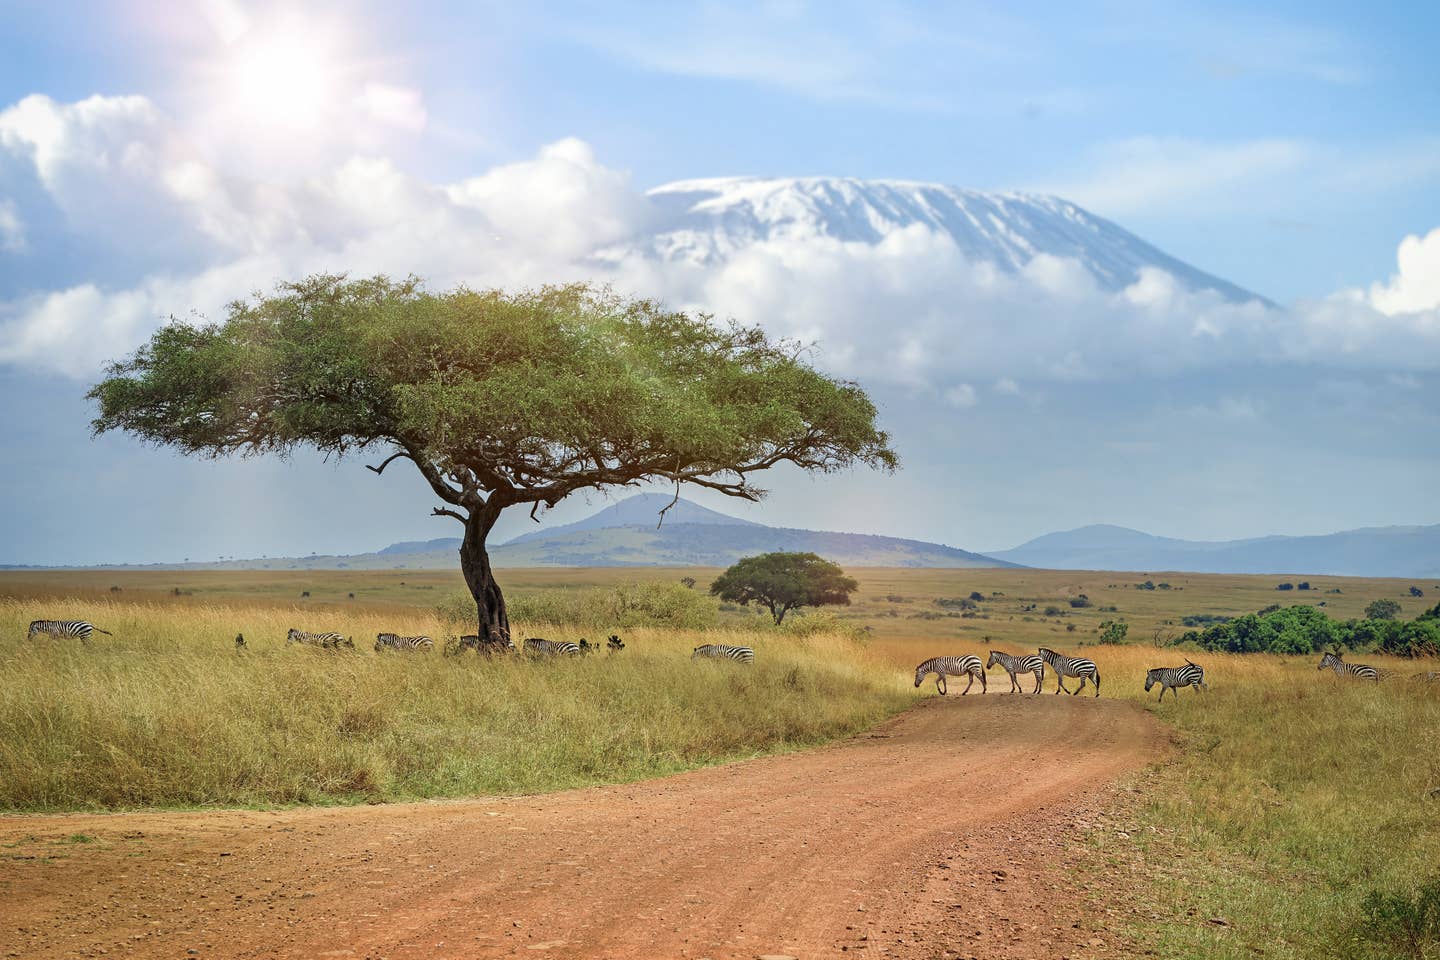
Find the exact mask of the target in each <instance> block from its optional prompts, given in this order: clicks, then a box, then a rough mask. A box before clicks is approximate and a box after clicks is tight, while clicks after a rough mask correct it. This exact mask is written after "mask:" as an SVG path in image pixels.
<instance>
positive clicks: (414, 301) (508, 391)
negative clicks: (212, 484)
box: [89, 276, 897, 642]
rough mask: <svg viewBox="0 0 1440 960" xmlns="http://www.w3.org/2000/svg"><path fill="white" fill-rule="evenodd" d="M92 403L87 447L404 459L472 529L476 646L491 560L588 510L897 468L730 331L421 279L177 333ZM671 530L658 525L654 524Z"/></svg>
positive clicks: (487, 617)
mask: <svg viewBox="0 0 1440 960" xmlns="http://www.w3.org/2000/svg"><path fill="white" fill-rule="evenodd" d="M89 396H90V397H91V399H93V400H95V401H97V402H98V404H99V408H100V412H99V416H98V417H97V418H96V419H95V421H94V424H93V426H94V429H95V432H96V434H99V433H103V432H105V431H107V430H124V431H127V432H129V433H132V434H134V435H136V436H138V437H140V438H142V439H144V440H147V441H150V442H153V443H155V444H161V445H167V446H172V447H175V448H177V449H179V450H181V451H182V452H184V453H187V454H198V455H201V456H209V457H219V456H225V455H230V454H240V455H260V454H278V455H281V456H283V455H285V454H288V453H290V452H291V451H293V450H295V449H297V448H300V447H307V446H308V447H313V448H314V449H316V450H319V451H320V452H321V453H323V454H325V455H327V456H332V455H333V456H344V455H346V454H352V453H369V452H371V451H379V452H381V453H383V454H384V456H383V457H382V458H381V459H380V461H379V463H378V464H377V465H374V466H371V467H370V469H371V470H373V471H375V472H376V473H377V474H378V473H381V472H383V471H384V470H385V468H386V467H388V466H389V465H390V464H392V463H394V462H395V461H396V460H408V461H410V463H411V464H412V465H413V466H414V467H415V468H416V469H417V470H419V472H420V474H421V475H422V476H423V477H424V479H425V481H426V483H428V484H429V486H430V489H431V490H432V491H433V492H434V494H435V496H436V497H438V498H439V499H440V500H441V501H442V502H443V504H444V506H440V507H436V508H435V509H434V511H433V512H434V514H436V515H438V516H444V517H450V518H452V519H454V520H457V521H459V522H460V523H461V524H463V525H464V528H465V534H464V537H463V539H462V541H461V546H460V568H461V571H462V572H463V573H464V576H465V582H466V584H467V586H468V587H469V588H470V593H471V595H472V596H473V597H474V599H475V605H476V611H477V614H478V623H479V632H480V636H481V639H482V640H483V641H485V642H502V641H504V640H506V639H508V637H509V631H510V624H509V619H508V617H507V616H506V613H505V600H504V597H503V595H502V594H501V592H500V587H499V585H498V584H497V583H496V582H495V577H494V574H493V571H492V570H491V567H490V558H489V554H488V553H487V552H486V549H485V541H486V538H487V537H488V535H489V533H490V531H491V530H492V529H493V528H494V526H495V522H496V521H497V520H498V519H499V518H500V515H501V513H502V512H503V511H504V510H506V509H507V508H509V507H514V506H528V507H529V509H530V515H531V517H532V518H533V517H534V516H535V513H536V511H537V510H538V509H539V508H540V507H541V506H542V505H543V506H546V507H553V506H554V505H555V504H557V503H559V502H560V501H561V500H562V499H564V498H565V497H567V496H569V495H570V494H572V493H574V492H575V491H577V490H584V489H587V488H588V489H598V488H603V487H608V486H612V485H622V484H624V485H634V484H639V483H643V482H646V481H666V482H671V483H674V484H675V485H676V489H677V492H678V489H679V485H680V484H681V483H693V484H697V485H699V486H703V487H706V488H709V489H711V490H718V491H719V492H721V493H724V494H727V495H729V496H732V497H740V498H743V499H746V500H758V499H760V498H761V497H762V496H763V495H764V493H765V491H764V490H762V489H760V488H757V487H755V486H754V485H752V483H751V478H752V476H753V475H754V474H755V473H757V472H759V471H762V470H766V469H768V468H770V467H773V466H775V465H777V464H781V463H790V464H794V465H796V466H798V467H800V468H801V469H803V470H809V471H817V472H821V473H828V472H832V471H835V470H839V469H842V468H845V467H849V466H852V465H854V464H857V463H859V464H866V465H869V466H873V467H879V468H882V469H889V470H893V469H894V468H895V466H896V464H897V461H896V457H895V454H894V453H893V452H892V451H891V449H890V447H889V438H888V436H887V435H886V434H885V433H883V432H881V431H880V430H878V429H877V428H876V424H875V417H876V411H875V407H874V405H873V404H872V403H871V402H870V400H869V398H868V397H867V396H866V395H865V393H864V391H863V390H861V389H860V388H859V387H858V386H857V385H855V384H854V383H849V382H846V381H839V380H834V379H832V378H830V377H827V376H825V375H823V374H821V373H820V372H818V371H816V370H815V369H814V368H812V367H811V366H810V365H809V364H808V363H807V362H806V361H805V359H804V354H803V351H801V350H799V349H797V348H796V346H795V345H794V344H791V343H788V342H775V341H772V340H770V339H769V338H768V337H767V336H766V335H765V333H764V332H763V331H762V330H760V329H759V328H757V327H745V326H740V325H736V324H729V325H720V324H716V323H715V322H713V319H712V318H711V317H709V316H707V315H699V316H689V315H687V314H684V313H678V312H674V311H669V310H666V309H664V308H663V307H662V306H661V305H659V304H657V303H655V302H653V301H649V300H635V299H626V298H622V297H619V296H617V295H614V294H612V293H610V292H609V291H606V290H597V289H595V288H592V287H589V286H586V285H571V286H562V287H546V288H542V289H540V290H535V291H527V292H522V293H515V294H507V293H504V292H501V291H497V290H491V291H473V290H469V289H465V288H460V289H457V290H453V291H450V292H447V293H438V294H437V293H431V292H428V291H426V290H425V289H424V287H423V286H422V284H421V283H420V281H418V280H416V279H414V278H411V279H408V280H405V281H400V282H396V281H391V280H388V279H386V278H383V277H376V278H373V279H368V280H347V279H345V278H344V277H338V276H315V277H310V278H308V279H306V280H303V281H300V282H298V283H288V284H283V285H281V286H280V287H279V288H277V290H276V292H275V293H274V294H273V295H271V296H261V295H258V294H257V295H255V296H254V297H252V298H251V299H250V300H246V301H237V302H235V303H233V304H231V305H230V307H229V309H228V315H227V316H226V318H225V320H224V321H223V322H221V323H210V324H204V325H194V324H190V323H184V322H180V321H176V320H173V319H172V320H171V321H170V322H169V323H167V324H166V325H165V326H163V327H161V328H160V329H159V330H158V331H156V333H155V334H154V335H153V336H152V337H151V339H150V342H149V343H148V344H146V345H145V346H142V347H141V348H140V349H139V350H137V351H136V352H135V353H134V355H132V356H131V357H129V358H128V359H125V360H122V361H120V362H118V363H115V364H113V365H112V366H111V367H110V368H109V370H108V371H107V376H106V377H105V379H104V380H102V381H101V382H100V383H98V384H97V385H96V386H95V387H94V388H92V389H91V391H90V394H89ZM662 513H663V511H662Z"/></svg>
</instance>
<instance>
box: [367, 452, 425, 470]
mask: <svg viewBox="0 0 1440 960" xmlns="http://www.w3.org/2000/svg"><path fill="white" fill-rule="evenodd" d="M401 457H404V458H405V459H407V460H414V459H415V458H414V457H412V456H410V454H408V453H406V452H405V451H404V450H401V451H400V452H398V453H392V454H390V456H388V457H386V458H385V459H384V461H383V462H382V463H381V464H380V466H378V467H372V466H370V464H368V463H367V464H365V469H366V470H374V471H375V473H376V474H377V475H378V474H382V473H384V472H385V468H386V467H388V466H390V464H391V463H392V462H393V461H395V460H399V459H400V458H401Z"/></svg>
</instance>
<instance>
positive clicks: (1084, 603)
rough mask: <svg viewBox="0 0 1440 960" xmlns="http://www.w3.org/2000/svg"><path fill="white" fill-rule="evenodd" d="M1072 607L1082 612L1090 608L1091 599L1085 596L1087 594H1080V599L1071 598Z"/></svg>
mask: <svg viewBox="0 0 1440 960" xmlns="http://www.w3.org/2000/svg"><path fill="white" fill-rule="evenodd" d="M1070 606H1072V607H1074V608H1075V609H1076V610H1081V609H1083V608H1085V607H1088V606H1090V598H1089V597H1087V596H1085V594H1083V593H1082V594H1080V596H1078V597H1071V598H1070Z"/></svg>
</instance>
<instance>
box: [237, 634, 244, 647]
mask: <svg viewBox="0 0 1440 960" xmlns="http://www.w3.org/2000/svg"><path fill="white" fill-rule="evenodd" d="M235 649H236V650H244V649H245V634H243V633H237V634H235Z"/></svg>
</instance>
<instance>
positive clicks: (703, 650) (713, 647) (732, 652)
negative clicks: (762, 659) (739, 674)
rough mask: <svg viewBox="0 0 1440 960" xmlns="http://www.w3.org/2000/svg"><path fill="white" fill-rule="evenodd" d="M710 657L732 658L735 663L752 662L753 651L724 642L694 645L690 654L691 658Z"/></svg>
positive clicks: (717, 658)
mask: <svg viewBox="0 0 1440 960" xmlns="http://www.w3.org/2000/svg"><path fill="white" fill-rule="evenodd" d="M701 657H712V658H714V659H716V660H734V661H736V662H737V663H754V662H755V651H754V650H752V649H750V648H749V647H732V646H730V645H729V644H725V643H707V644H704V645H703V646H699V647H696V648H695V649H694V651H692V652H691V654H690V659H691V660H698V659H700V658H701Z"/></svg>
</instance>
